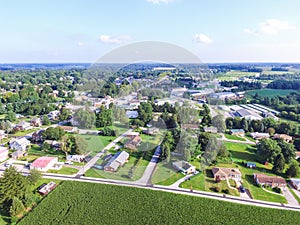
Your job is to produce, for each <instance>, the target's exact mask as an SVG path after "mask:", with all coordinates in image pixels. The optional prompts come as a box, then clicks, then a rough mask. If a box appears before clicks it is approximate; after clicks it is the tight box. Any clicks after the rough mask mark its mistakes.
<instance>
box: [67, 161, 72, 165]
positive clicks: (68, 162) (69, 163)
mask: <svg viewBox="0 0 300 225" xmlns="http://www.w3.org/2000/svg"><path fill="white" fill-rule="evenodd" d="M65 164H67V165H72V164H73V162H71V161H66V162H65Z"/></svg>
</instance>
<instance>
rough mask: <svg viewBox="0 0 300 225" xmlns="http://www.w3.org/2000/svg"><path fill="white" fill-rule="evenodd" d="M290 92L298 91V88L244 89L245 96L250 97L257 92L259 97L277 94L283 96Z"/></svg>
mask: <svg viewBox="0 0 300 225" xmlns="http://www.w3.org/2000/svg"><path fill="white" fill-rule="evenodd" d="M292 92H299V90H283V89H267V88H266V89H260V90H251V91H246V97H249V98H251V97H252V96H253V95H255V94H258V95H259V96H261V97H270V98H271V97H275V96H277V95H280V96H285V95H288V94H290V93H292Z"/></svg>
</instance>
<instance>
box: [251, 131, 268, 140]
mask: <svg viewBox="0 0 300 225" xmlns="http://www.w3.org/2000/svg"><path fill="white" fill-rule="evenodd" d="M250 136H251V137H252V138H254V139H256V140H261V139H263V138H270V134H269V133H259V132H255V133H250Z"/></svg>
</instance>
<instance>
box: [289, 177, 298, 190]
mask: <svg viewBox="0 0 300 225" xmlns="http://www.w3.org/2000/svg"><path fill="white" fill-rule="evenodd" d="M290 180H291V185H292V186H293V187H294V188H295V189H296V190H298V191H300V179H299V178H291V179H290Z"/></svg>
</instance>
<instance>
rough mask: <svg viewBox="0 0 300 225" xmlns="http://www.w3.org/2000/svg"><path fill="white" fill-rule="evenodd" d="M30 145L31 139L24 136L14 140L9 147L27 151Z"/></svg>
mask: <svg viewBox="0 0 300 225" xmlns="http://www.w3.org/2000/svg"><path fill="white" fill-rule="evenodd" d="M29 145H30V141H28V140H27V139H26V138H24V137H22V138H20V139H15V140H12V141H11V142H10V146H9V147H10V148H11V149H14V150H17V151H25V150H26V149H27V147H28V146H29Z"/></svg>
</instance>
